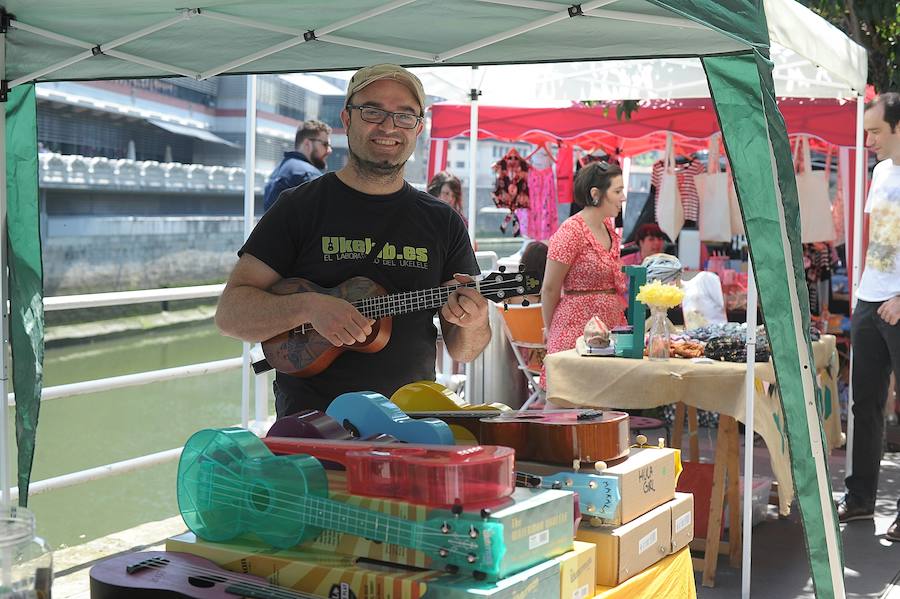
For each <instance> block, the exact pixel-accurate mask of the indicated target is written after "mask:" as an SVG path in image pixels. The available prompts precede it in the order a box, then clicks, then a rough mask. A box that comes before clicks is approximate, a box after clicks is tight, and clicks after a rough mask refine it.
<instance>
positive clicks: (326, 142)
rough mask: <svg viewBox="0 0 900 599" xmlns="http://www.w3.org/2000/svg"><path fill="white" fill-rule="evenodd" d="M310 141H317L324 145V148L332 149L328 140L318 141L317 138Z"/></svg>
mask: <svg viewBox="0 0 900 599" xmlns="http://www.w3.org/2000/svg"><path fill="white" fill-rule="evenodd" d="M309 141H317V142H319V143H320V144H322V145H323V146H325V147H326V148H330V147H331V142H330V141H328V140H325V139H317V138H315V137H311V138H310V139H309Z"/></svg>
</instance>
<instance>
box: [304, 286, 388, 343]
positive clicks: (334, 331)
mask: <svg viewBox="0 0 900 599" xmlns="http://www.w3.org/2000/svg"><path fill="white" fill-rule="evenodd" d="M307 295H308V296H309V297H308V298H305V299H306V300H307V302H308V305H309V307H310V313H311V314H312V316H311V317H310V319H309V321H310V324H312V326H313V328H314V329H315V330H316V332H317V333H319V334H320V335H322V336H323V337H325V339H327V340H328V341H329V342H330V343H331V344H332V345H334V346H336V347H340V346H342V345H353V344H354V343H357V342H359V343H362V342H363V341H365V340H366V338H367V337H368V336H369V335H371V334H372V325H373V324H375V321H374V320H370V319H368V318H366V317H365V316H363V315H362V314H360V313H359V310H357V309H356V308H354V307H353V305H352V304H351V303H350V302H348V301H346V300H343V299H340V298H337V297H332V296H330V295H325V294H323V293H309V294H307Z"/></svg>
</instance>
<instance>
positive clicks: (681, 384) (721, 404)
mask: <svg viewBox="0 0 900 599" xmlns="http://www.w3.org/2000/svg"><path fill="white" fill-rule="evenodd" d="M813 354H814V356H815V362H816V370H817V372H818V373H819V375H820V387H821V388H822V390H823V400H824V405H820V408H821V409H820V412H821V413H822V414H823V419H824V424H823V427H824V432H825V435H826V444H827V449H828V450H829V451H830V450H831V449H832V448H834V447H838V446H840V445H841V444H842V433H841V427H840V410H839V409H838V408H837V404H838V399H837V389H836V379H837V352H836V350H835V338H834V336H832V335H823V336H822V339H821V340H820V341H816V342H814V343H813ZM544 364H545V366H546V368H547V399H548V401H549V402H550V403H552V404H553V405H554V406H558V407H569V408H576V407H606V408H622V409H643V408H653V407H656V406H660V405H665V404H670V403H675V402H679V401H681V402H684V403H685V404H687V405H691V406H696V407H697V408H700V409H702V410H708V411H713V412H720V413H722V414H726V415H728V416H732V417H733V418H735V419H737V420H738V421H740V422H744V421H745V420H746V418H745V406H744V403H745V402H744V397H745V395H744V376H745V373H746V364H744V363H735V362H716V363H714V364H698V363H695V362H691V361H690V360H685V359H679V358H673V359H670V360H668V361H664V362H652V361H650V360H647V359H646V358H644V359H643V360H635V359H628V358H613V357H596V356H580V355H578V353H577V352H576V351H575V350H569V351H564V352H559V353H555V354H548V355H547V357H546V358H545V360H544ZM754 374H755V377H756V380H755V398H754V418H753V426H754V429H755V430H756V432H757V433H759V434H760V436H761V437H762V438H763V440H764V441H765V443H766V446H767V447H768V448H769V456H770V459H771V464H772V472H773V474H774V475H775V478H776V480H777V481H778V494H779V503H780V508H779V509H780V512H781V513H782V514H783V515H787V514H789V513H790V505H791V501H792V500H793V497H794V483H793V479H792V477H791V469H790V459H789V456H788V453H787V439H786V437H785V435H784V426H783V423H784V417H783V415H782V413H781V402H780V400H779V398H778V395H777V392H775V391H773V392H767V386H769V385H771V386H772V388H773V389H774V385H772V384H773V383H774V382H775V373H774V369H773V367H772V364H771V362H769V363H759V364H757V365H756V368H755V372H754Z"/></svg>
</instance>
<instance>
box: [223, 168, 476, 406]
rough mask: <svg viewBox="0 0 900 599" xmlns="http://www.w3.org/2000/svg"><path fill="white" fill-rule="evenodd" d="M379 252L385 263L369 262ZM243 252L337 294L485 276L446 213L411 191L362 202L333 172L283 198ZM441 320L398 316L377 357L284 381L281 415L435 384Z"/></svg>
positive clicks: (279, 380) (457, 221)
mask: <svg viewBox="0 0 900 599" xmlns="http://www.w3.org/2000/svg"><path fill="white" fill-rule="evenodd" d="M378 237H382V238H383V239H377V238H378ZM382 248H384V249H383V251H382V257H381V258H375V259H374V260H373V259H372V256H377V255H378V253H379V251H381V250H382ZM368 251H371V252H372V254H371V255H369V254H367V252H368ZM244 252H246V253H248V254H250V255H252V256H254V257H255V258H258V259H259V260H261V261H263V262H265V263H266V264H267V265H268V266H269V267H270V268H272V269H273V270H275V271H276V272H277V273H278V274H280V275H281V276H282V277H284V278H289V277H300V278H303V279H307V280H309V281H311V282H313V283H315V284H317V285H320V286H322V287H335V286H337V285H338V284H340V283H342V282H343V281H345V280H347V279H349V278H351V277H354V276H363V277H368V278H369V279H372V280H373V281H375V282H376V283H378V284H379V285H381V286H382V287H384V288H385V289H386V290H387V292H388V293H398V292H401V291H414V290H419V289H429V288H432V287H438V286H440V285H441V284H442V283H443V282H444V281H449V280H450V279H452V278H453V274H454V273H467V274H477V273H478V272H479V270H478V264H477V262H476V261H475V253H474V252H473V251H472V246H471V244H470V242H469V236H468V234H467V232H466V227H465V225H464V224H463V221H462V219H461V218H460V216H459V215H458V214H457V213H456V211H454V210H453V209H452V208H451V207H450V206H449V205H447V204H445V203H443V202H441V201H440V200H437V199H435V198H434V197H432V196H430V195H428V194H427V193H425V192H420V191H416V190H415V189H414V188H413V187H412V186H410V185H409V184H408V183H404V186H403V188H402V189H401V190H400V191H399V192H397V193H393V194H390V195H380V196H379V195H368V194H364V193H360V192H358V191H356V190H355V189H352V188H351V187H348V186H347V185H345V184H344V183H343V182H342V181H341V180H340V179H339V178H338V177H337V176H336V175H335V174H334V173H328V174H326V175H324V176H323V177H320V178H318V179H315V180H313V181H311V182H309V183H307V184H306V185H303V186H301V187H298V188H296V189H294V190H293V191H290V192H286V193H285V194H284V196H283V197H282V198H281V199H280V200H279V201H278V202H276V203H275V204H274V205H273V206H272V208H271V209H270V210H269V211H268V212H266V213H265V214H264V215H263V217H262V219H261V220H260V221H259V223H258V224H257V225H256V228H255V229H254V230H253V232H252V233H251V234H250V237H249V239H247V242H246V243H245V244H244V247H242V248H241V250H240V251H239V252H238V255H242V254H243V253H244ZM389 257H390V258H389ZM435 313H436V310H427V311H420V312H413V313H410V314H403V315H398V316H394V317H393V328H392V331H391V337H390V340H389V341H388V344H387V345H386V346H385V347H384V349H382V350H381V351H379V352H376V353H372V354H364V353H359V352H353V351H346V352H343V353H342V354H341V355H340V356H339V357H338V358H337V359H336V360H335V361H334V362H333V363H332V364H331V365H330V366H329V367H328V368H327V369H325V370H324V371H323V372H321V373H320V374H317V375H315V376H313V377H309V378H298V377H292V376H290V375H286V374H282V373H278V374H277V375H276V378H275V386H276V399H277V401H276V407H277V408H278V413H279V416H283V415H286V414H290V413H293V412H296V411H298V410H301V409H306V408H311V409H319V410H324V409H325V408H326V407H327V406H328V404H329V403H330V402H331V400H333V399H334V398H335V397H337V396H338V395H340V394H341V393H347V392H350V391H377V392H378V393H381V394H382V395H385V396H386V397H390V396H391V395H392V394H393V392H394V391H396V390H397V389H398V388H400V387H402V386H403V385H405V384H407V383H410V382H412V381H416V380H422V379H429V380H434V362H435V341H436V338H437V329H436V328H435V326H434V323H433V318H434V315H435ZM279 395H281V396H284V395H286V396H287V397H286V399H285V398H284V397H281V398H279V397H278V396H279Z"/></svg>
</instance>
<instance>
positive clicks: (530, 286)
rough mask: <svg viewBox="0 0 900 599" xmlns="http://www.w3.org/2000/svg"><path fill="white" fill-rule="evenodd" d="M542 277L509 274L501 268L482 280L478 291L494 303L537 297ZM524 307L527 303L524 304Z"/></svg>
mask: <svg viewBox="0 0 900 599" xmlns="http://www.w3.org/2000/svg"><path fill="white" fill-rule="evenodd" d="M542 284H543V281H542V279H541V275H540V274H538V273H535V272H530V271H522V270H520V271H516V272H508V271H507V270H506V268H505V267H503V266H500V267H498V269H497V272H492V273H490V274H487V275H485V276H484V278H482V279H481V281H480V283H479V286H478V289H479V291H480V292H481V295H483V296H484V297H486V298H487V299H489V300H491V301H494V302H504V303H505V302H506V300H508V299H510V298H513V297H521V296H523V295H537V294H539V293H540V292H541V285H542ZM523 305H527V304H525V302H523Z"/></svg>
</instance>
